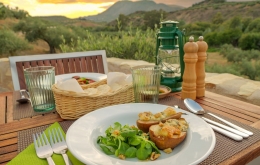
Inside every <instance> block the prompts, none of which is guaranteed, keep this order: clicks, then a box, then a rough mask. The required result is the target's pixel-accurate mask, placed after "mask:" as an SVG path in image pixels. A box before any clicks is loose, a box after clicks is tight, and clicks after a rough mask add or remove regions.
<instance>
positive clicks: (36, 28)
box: [14, 18, 77, 53]
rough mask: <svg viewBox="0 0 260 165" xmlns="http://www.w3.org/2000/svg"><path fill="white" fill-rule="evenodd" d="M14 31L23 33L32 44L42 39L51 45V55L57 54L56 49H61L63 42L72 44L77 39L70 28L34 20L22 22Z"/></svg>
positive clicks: (29, 19) (28, 19)
mask: <svg viewBox="0 0 260 165" xmlns="http://www.w3.org/2000/svg"><path fill="white" fill-rule="evenodd" d="M14 30H15V31H21V32H23V33H24V34H25V38H26V39H27V40H28V41H30V42H34V41H37V40H40V39H41V40H43V41H45V42H46V43H47V44H48V45H49V48H50V53H56V49H60V47H59V46H60V44H61V43H63V40H65V41H66V43H70V42H71V41H72V40H73V39H74V40H76V38H77V36H76V35H75V34H74V33H73V31H71V29H69V28H66V27H64V26H61V25H55V24H51V23H50V22H47V21H44V20H40V19H34V18H27V19H25V20H22V21H20V22H19V23H18V24H16V25H15V27H14Z"/></svg>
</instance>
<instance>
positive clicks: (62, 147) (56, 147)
mask: <svg viewBox="0 0 260 165" xmlns="http://www.w3.org/2000/svg"><path fill="white" fill-rule="evenodd" d="M49 135H50V143H51V147H52V150H53V152H54V153H56V154H61V155H62V156H63V159H64V161H65V163H66V165H72V163H71V161H70V160H69V157H68V155H67V154H66V152H67V150H68V146H67V144H66V141H65V139H64V137H63V135H62V133H61V130H60V128H58V129H56V128H54V129H52V130H51V131H50V130H49Z"/></svg>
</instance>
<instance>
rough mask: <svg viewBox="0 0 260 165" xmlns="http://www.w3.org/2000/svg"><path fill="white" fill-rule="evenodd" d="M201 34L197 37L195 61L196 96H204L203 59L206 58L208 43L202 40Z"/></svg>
mask: <svg viewBox="0 0 260 165" xmlns="http://www.w3.org/2000/svg"><path fill="white" fill-rule="evenodd" d="M203 39H204V38H203V36H200V37H199V41H197V44H198V53H197V54H198V61H197V63H196V75H197V81H196V95H197V97H203V96H205V75H206V74H205V61H206V58H207V53H206V51H207V50H208V44H207V43H206V42H205V41H203Z"/></svg>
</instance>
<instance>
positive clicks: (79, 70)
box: [75, 58, 82, 72]
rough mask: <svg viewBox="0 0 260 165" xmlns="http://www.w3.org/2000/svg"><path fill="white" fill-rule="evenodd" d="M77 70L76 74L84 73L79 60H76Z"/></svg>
mask: <svg viewBox="0 0 260 165" xmlns="http://www.w3.org/2000/svg"><path fill="white" fill-rule="evenodd" d="M75 69H76V72H82V71H81V64H80V59H79V58H75Z"/></svg>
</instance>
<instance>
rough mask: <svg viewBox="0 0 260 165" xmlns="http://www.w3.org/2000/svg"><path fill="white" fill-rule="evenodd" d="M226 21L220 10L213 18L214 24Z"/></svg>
mask: <svg viewBox="0 0 260 165" xmlns="http://www.w3.org/2000/svg"><path fill="white" fill-rule="evenodd" d="M223 22H224V18H223V16H222V14H221V13H220V12H218V13H217V14H216V15H215V16H214V17H213V18H212V23H213V24H222V23H223Z"/></svg>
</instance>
